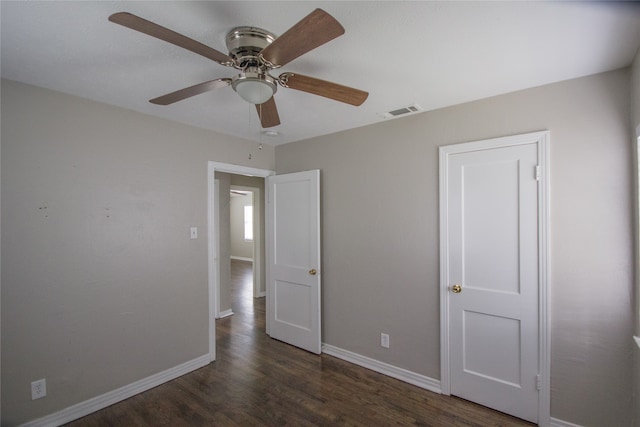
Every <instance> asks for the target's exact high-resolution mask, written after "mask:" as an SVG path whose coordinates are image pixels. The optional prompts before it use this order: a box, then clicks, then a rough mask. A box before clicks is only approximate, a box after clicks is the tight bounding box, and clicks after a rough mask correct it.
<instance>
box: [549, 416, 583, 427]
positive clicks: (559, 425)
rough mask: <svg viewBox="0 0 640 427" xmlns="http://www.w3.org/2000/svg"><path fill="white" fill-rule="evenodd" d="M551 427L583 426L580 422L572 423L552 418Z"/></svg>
mask: <svg viewBox="0 0 640 427" xmlns="http://www.w3.org/2000/svg"><path fill="white" fill-rule="evenodd" d="M549 426H551V427H582V426H581V425H580V424H574V423H570V422H569V421H562V420H559V419H557V418H551V420H550V421H549Z"/></svg>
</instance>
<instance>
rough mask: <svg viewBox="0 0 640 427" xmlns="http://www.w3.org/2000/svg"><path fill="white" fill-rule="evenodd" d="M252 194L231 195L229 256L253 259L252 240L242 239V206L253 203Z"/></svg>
mask: <svg viewBox="0 0 640 427" xmlns="http://www.w3.org/2000/svg"><path fill="white" fill-rule="evenodd" d="M252 199H253V196H252V195H251V194H248V195H246V196H232V197H231V256H232V257H240V258H249V259H253V241H252V240H251V241H246V240H245V239H244V207H245V206H252V205H253V201H252Z"/></svg>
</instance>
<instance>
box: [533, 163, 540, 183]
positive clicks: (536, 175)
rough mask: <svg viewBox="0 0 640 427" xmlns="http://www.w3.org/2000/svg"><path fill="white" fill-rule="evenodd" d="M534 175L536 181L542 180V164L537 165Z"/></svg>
mask: <svg viewBox="0 0 640 427" xmlns="http://www.w3.org/2000/svg"><path fill="white" fill-rule="evenodd" d="M534 175H535V177H536V181H540V165H536V167H535V170H534Z"/></svg>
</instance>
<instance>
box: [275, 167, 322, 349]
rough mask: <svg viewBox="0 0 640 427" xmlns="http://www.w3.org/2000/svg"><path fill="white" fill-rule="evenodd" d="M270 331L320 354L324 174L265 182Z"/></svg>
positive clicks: (294, 175) (301, 174) (303, 174)
mask: <svg viewBox="0 0 640 427" xmlns="http://www.w3.org/2000/svg"><path fill="white" fill-rule="evenodd" d="M267 188H268V193H267V195H268V201H267V215H268V217H267V245H268V249H267V257H268V261H267V264H268V265H267V281H268V284H267V286H268V291H267V294H268V298H269V301H268V302H269V309H268V314H267V316H268V317H267V321H268V326H267V331H268V333H269V335H271V337H272V338H275V339H278V340H281V341H284V342H286V343H289V344H292V345H295V346H297V347H300V348H303V349H305V350H308V351H310V352H313V353H316V354H320V351H321V331H320V324H321V323H320V283H321V280H320V278H321V272H320V171H319V170H312V171H306V172H298V173H292V174H286V175H276V176H270V177H268V178H267Z"/></svg>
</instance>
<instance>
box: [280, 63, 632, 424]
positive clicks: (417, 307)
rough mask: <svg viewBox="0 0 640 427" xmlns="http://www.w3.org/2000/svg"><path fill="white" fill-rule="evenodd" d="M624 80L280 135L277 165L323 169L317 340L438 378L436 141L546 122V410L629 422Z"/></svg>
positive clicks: (618, 75) (594, 80)
mask: <svg viewBox="0 0 640 427" xmlns="http://www.w3.org/2000/svg"><path fill="white" fill-rule="evenodd" d="M629 80H630V79H629V70H628V69H625V70H621V71H616V72H610V73H606V74H600V75H595V76H591V77H585V78H580V79H576V80H570V81H566V82H561V83H557V84H553V85H548V86H543V87H538V88H534V89H529V90H525V91H520V92H515V93H511V94H507V95H502V96H498V97H494V98H489V99H485V100H481V101H477V102H472V103H468V104H463V105H458V106H454V107H450V108H445V109H441V110H436V111H432V112H427V113H423V114H419V115H414V116H410V117H406V118H403V119H398V120H392V121H387V122H383V123H380V124H376V125H372V126H367V127H363V128H360V129H355V130H351V131H347V132H342V133H337V134H333V135H329V136H325V137H319V138H315V139H311V140H308V141H303V142H298V143H293V144H287V145H284V146H279V147H277V148H276V170H277V172H278V173H286V172H294V171H301V170H307V169H316V168H318V169H321V170H322V218H323V233H322V244H323V249H322V257H323V266H322V271H323V296H322V302H323V313H322V314H323V328H324V332H323V341H324V342H326V343H328V344H331V345H334V346H337V347H340V348H343V349H346V350H350V351H353V352H355V353H359V354H361V355H364V356H368V357H372V358H374V359H377V360H380V361H383V362H387V363H390V364H392V365H395V366H398V367H401V368H405V369H408V370H411V371H414V372H417V373H420V374H424V375H427V376H429V377H433V378H440V365H439V364H440V360H439V354H440V348H439V339H440V330H439V327H440V326H439V292H438V281H439V273H438V262H439V261H438V151H437V147H438V146H441V145H447V144H455V143H460V142H465V141H474V140H480V139H486V138H493V137H499V136H505V135H513V134H520V133H526V132H532V131H539V130H545V129H548V130H550V131H551V284H550V286H551V310H552V314H551V329H552V349H551V359H552V360H551V369H552V373H551V374H552V378H551V393H552V398H551V413H552V417H554V418H558V419H561V420H565V421H570V422H574V423H578V424H582V425H620V426H622V425H629V424H630V422H631V418H632V380H631V375H630V373H631V370H632V346H631V340H630V336H631V334H632V329H633V311H632V308H631V307H632V288H633V266H634V261H633V255H632V252H633V237H632V214H631V212H632V161H631V157H632V156H631V146H630V144H629V140H630V132H629V104H630V97H629ZM408 195H409V196H410V199H411V201H412V206H413V209H407V203H406V200H407V196H408ZM381 331H385V332H387V333H389V334H390V336H391V348H390V349H383V348H381V347H380V344H379V342H380V332H381Z"/></svg>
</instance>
